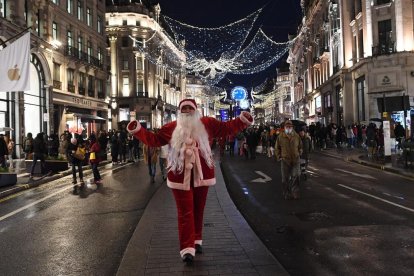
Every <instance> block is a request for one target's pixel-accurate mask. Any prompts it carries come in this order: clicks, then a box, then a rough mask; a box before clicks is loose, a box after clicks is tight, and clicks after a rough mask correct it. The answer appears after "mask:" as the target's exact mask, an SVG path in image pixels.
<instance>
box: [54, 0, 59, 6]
mask: <svg viewBox="0 0 414 276" xmlns="http://www.w3.org/2000/svg"><path fill="white" fill-rule="evenodd" d="M52 2H53V4H56V5H59V4H60V3H59V0H52Z"/></svg>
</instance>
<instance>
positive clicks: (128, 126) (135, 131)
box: [127, 120, 141, 134]
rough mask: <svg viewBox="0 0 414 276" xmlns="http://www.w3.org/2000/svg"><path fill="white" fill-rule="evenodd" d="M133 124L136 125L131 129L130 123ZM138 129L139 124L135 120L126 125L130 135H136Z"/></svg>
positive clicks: (139, 127)
mask: <svg viewBox="0 0 414 276" xmlns="http://www.w3.org/2000/svg"><path fill="white" fill-rule="evenodd" d="M134 122H136V123H137V126H136V127H135V128H132V123H134ZM140 129H141V124H140V123H139V122H138V121H137V120H133V121H131V122H129V123H128V125H127V130H128V132H129V133H131V134H135V133H137V132H138V131H139V130H140Z"/></svg>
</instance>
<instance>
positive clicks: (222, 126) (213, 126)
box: [203, 111, 254, 137]
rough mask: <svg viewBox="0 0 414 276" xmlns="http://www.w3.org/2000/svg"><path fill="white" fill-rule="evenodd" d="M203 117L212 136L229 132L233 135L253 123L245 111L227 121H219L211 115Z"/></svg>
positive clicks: (222, 135)
mask: <svg viewBox="0 0 414 276" xmlns="http://www.w3.org/2000/svg"><path fill="white" fill-rule="evenodd" d="M205 118H207V119H205ZM203 119H205V120H206V125H208V128H209V129H210V131H211V132H212V133H213V136H214V137H226V136H227V135H230V134H233V135H235V134H237V133H239V132H240V131H242V130H244V129H246V128H247V127H249V126H250V125H252V124H253V123H254V119H253V116H252V115H251V114H250V113H249V112H247V111H243V112H241V114H240V116H239V117H238V118H236V119H234V120H231V121H228V122H221V121H219V120H217V119H215V118H212V117H203Z"/></svg>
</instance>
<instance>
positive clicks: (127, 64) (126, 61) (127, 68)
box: [122, 58, 129, 70]
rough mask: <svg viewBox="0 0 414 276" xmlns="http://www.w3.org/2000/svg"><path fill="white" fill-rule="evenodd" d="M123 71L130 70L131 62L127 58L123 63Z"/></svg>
mask: <svg viewBox="0 0 414 276" xmlns="http://www.w3.org/2000/svg"><path fill="white" fill-rule="evenodd" d="M122 70H129V61H128V58H125V59H124V61H123V63H122Z"/></svg>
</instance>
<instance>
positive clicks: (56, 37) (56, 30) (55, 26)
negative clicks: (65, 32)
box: [52, 22, 58, 40]
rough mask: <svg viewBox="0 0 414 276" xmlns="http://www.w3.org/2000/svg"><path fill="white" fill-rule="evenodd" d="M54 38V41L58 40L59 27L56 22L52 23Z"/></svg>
mask: <svg viewBox="0 0 414 276" xmlns="http://www.w3.org/2000/svg"><path fill="white" fill-rule="evenodd" d="M52 38H53V40H57V39H58V25H57V23H56V22H53V23H52Z"/></svg>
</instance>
